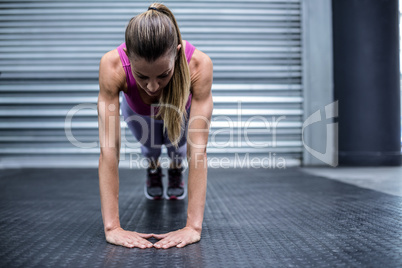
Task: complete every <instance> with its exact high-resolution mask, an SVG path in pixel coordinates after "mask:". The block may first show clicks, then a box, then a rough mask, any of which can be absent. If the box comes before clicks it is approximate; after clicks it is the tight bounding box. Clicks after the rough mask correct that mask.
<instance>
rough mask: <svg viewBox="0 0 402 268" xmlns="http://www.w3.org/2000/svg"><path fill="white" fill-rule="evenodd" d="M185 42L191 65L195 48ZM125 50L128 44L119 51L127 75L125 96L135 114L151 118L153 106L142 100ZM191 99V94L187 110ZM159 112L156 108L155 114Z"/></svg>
mask: <svg viewBox="0 0 402 268" xmlns="http://www.w3.org/2000/svg"><path fill="white" fill-rule="evenodd" d="M183 41H186V50H185V54H186V58H187V62H188V63H190V60H191V56H192V55H193V53H194V50H195V47H194V46H193V45H192V44H190V43H189V42H188V41H187V40H183ZM123 48H126V43H123V44H121V45H120V46H118V47H117V51H118V52H119V55H120V60H121V63H122V64H123V68H124V71H125V73H126V80H127V94H126V93H124V95H125V97H126V100H127V103H128V105H129V106H130V107H131V109H132V110H133V111H134V112H135V113H137V114H140V115H146V116H150V115H151V108H152V107H151V105H148V104H146V103H144V102H143V101H142V99H141V96H140V93H139V92H138V88H137V84H136V83H135V79H134V76H133V73H132V72H131V66H130V61H129V60H128V57H127V55H126V53H125V52H124V50H123ZM191 97H192V94H191V93H190V95H189V97H188V101H187V104H186V109H188V108H189V107H190V105H191ZM157 112H158V107H154V114H157Z"/></svg>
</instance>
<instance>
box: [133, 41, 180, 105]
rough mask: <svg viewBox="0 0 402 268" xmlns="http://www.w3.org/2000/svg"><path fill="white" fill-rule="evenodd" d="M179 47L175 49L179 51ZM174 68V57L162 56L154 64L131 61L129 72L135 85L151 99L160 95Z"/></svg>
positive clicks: (141, 60)
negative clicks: (135, 82)
mask: <svg viewBox="0 0 402 268" xmlns="http://www.w3.org/2000/svg"><path fill="white" fill-rule="evenodd" d="M180 47H181V45H179V46H178V47H177V51H179V50H180ZM174 67H175V57H174V56H172V55H164V56H161V57H159V58H158V59H157V60H155V61H154V62H152V63H150V62H147V61H146V60H145V59H143V58H135V59H132V60H131V71H132V73H133V76H134V78H135V80H136V81H137V84H138V85H139V86H140V87H141V88H142V89H143V90H144V91H145V92H146V93H147V94H148V95H149V96H152V97H157V96H159V95H160V94H161V93H162V89H163V88H165V87H166V85H167V84H168V83H169V81H170V79H171V78H172V76H173V73H174Z"/></svg>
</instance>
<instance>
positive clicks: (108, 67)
mask: <svg viewBox="0 0 402 268" xmlns="http://www.w3.org/2000/svg"><path fill="white" fill-rule="evenodd" d="M101 77H103V78H104V79H103V80H105V79H107V80H108V83H110V85H109V86H110V87H113V88H115V89H116V90H118V91H119V92H120V91H124V90H125V89H124V88H125V86H126V74H125V72H124V68H123V64H122V63H121V60H120V56H119V53H118V51H117V49H113V50H111V51H108V52H106V53H105V54H104V55H103V56H102V58H101V61H100V64H99V78H101Z"/></svg>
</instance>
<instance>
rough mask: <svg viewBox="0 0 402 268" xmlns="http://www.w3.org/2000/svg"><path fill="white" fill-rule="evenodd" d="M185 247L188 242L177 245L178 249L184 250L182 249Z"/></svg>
mask: <svg viewBox="0 0 402 268" xmlns="http://www.w3.org/2000/svg"><path fill="white" fill-rule="evenodd" d="M185 246H187V243H186V242H184V241H181V242H180V243H179V244H177V246H176V247H178V248H182V247H185Z"/></svg>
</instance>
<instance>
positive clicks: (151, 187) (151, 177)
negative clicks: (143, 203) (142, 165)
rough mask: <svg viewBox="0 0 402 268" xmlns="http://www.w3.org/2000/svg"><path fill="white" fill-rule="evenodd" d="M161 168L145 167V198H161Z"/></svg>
mask: <svg viewBox="0 0 402 268" xmlns="http://www.w3.org/2000/svg"><path fill="white" fill-rule="evenodd" d="M163 176H165V175H163V174H162V168H161V167H157V168H156V169H152V168H150V167H149V168H147V182H146V184H145V188H144V193H145V196H146V198H148V199H150V200H156V199H161V198H162V196H163V185H162V177H163Z"/></svg>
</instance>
